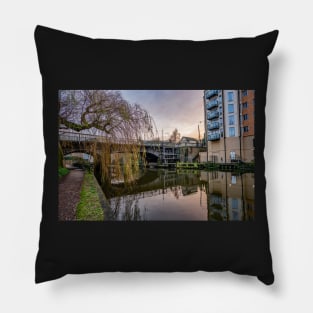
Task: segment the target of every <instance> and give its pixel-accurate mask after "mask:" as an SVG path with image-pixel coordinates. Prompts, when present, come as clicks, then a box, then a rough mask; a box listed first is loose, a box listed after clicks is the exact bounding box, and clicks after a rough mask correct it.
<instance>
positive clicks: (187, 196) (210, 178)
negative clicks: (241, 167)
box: [103, 169, 255, 222]
mask: <svg viewBox="0 0 313 313" xmlns="http://www.w3.org/2000/svg"><path fill="white" fill-rule="evenodd" d="M103 190H104V192H105V193H106V192H107V190H108V189H107V188H106V187H103ZM254 190H255V185H254V174H253V173H231V172H219V171H200V170H164V169H158V170H157V169H155V170H151V169H149V170H145V171H144V172H143V173H141V176H140V177H139V178H138V179H137V180H136V181H135V182H134V183H133V184H130V185H127V186H126V185H125V184H123V183H115V184H114V183H112V184H111V185H110V194H106V196H107V200H108V203H109V206H110V208H111V212H112V214H111V219H112V220H116V221H183V220H184V221H226V222H227V221H249V220H253V219H254V198H255V197H254Z"/></svg>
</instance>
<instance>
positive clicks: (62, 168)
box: [58, 167, 69, 177]
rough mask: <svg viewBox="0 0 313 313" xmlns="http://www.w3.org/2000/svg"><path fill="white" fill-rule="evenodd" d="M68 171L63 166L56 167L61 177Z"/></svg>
mask: <svg viewBox="0 0 313 313" xmlns="http://www.w3.org/2000/svg"><path fill="white" fill-rule="evenodd" d="M68 172H69V170H68V169H67V168H65V167H59V169H58V173H59V177H63V176H65V175H67V174H68Z"/></svg>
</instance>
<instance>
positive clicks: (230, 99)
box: [227, 91, 234, 101]
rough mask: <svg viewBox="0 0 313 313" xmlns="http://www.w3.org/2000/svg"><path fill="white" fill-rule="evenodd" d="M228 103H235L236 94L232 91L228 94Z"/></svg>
mask: <svg viewBox="0 0 313 313" xmlns="http://www.w3.org/2000/svg"><path fill="white" fill-rule="evenodd" d="M227 97H228V101H234V93H233V92H232V91H229V92H228V93H227Z"/></svg>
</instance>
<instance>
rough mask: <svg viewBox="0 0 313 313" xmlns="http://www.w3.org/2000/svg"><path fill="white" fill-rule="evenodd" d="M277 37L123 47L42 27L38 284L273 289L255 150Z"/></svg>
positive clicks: (260, 160) (260, 143)
mask: <svg viewBox="0 0 313 313" xmlns="http://www.w3.org/2000/svg"><path fill="white" fill-rule="evenodd" d="M277 36H278V31H272V32H269V33H266V34H263V35H260V36H257V37H254V38H235V39H226V40H225V39H224V40H211V41H187V40H143V41H131V40H113V39H90V38H86V37H82V36H78V35H73V34H69V33H65V32H61V31H58V30H53V29H50V28H47V27H43V26H37V27H36V30H35V41H36V46H37V52H38V60H39V67H40V72H41V75H42V84H43V125H44V139H45V152H46V163H45V171H44V192H43V203H42V221H41V226H40V242H39V251H38V255H37V259H36V275H35V281H36V283H41V282H45V281H49V280H53V279H57V278H59V277H62V276H64V275H66V274H80V273H91V272H106V271H110V272H111V271H125V272H128V271H141V272H173V271H180V272H191V271H200V270H201V271H231V272H234V273H238V274H245V275H252V276H256V277H257V278H258V279H259V280H260V281H262V282H263V283H265V284H267V285H270V284H272V283H273V281H274V275H273V270H272V260H271V253H270V247H269V231H268V224H267V215H266V199H265V176H264V167H265V162H264V157H263V150H264V139H265V100H266V89H267V80H268V69H269V63H268V59H267V56H268V55H269V54H270V53H271V52H272V50H273V47H274V45H275V42H276V39H277ZM230 88H231V89H230ZM243 88H245V89H243Z"/></svg>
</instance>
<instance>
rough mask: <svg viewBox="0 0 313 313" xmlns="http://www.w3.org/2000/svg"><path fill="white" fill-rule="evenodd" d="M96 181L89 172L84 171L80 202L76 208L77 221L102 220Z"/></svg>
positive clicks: (102, 215)
mask: <svg viewBox="0 0 313 313" xmlns="http://www.w3.org/2000/svg"><path fill="white" fill-rule="evenodd" d="M96 184H97V182H96V180H95V177H94V176H93V174H91V173H87V172H85V176H84V181H83V185H82V190H81V192H80V202H79V203H78V206H77V210H76V220H77V221H103V220H104V214H103V209H102V206H101V203H100V200H99V195H98V191H97V185H96Z"/></svg>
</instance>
